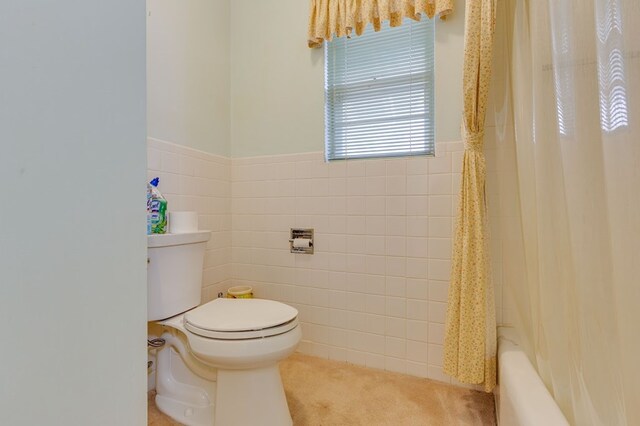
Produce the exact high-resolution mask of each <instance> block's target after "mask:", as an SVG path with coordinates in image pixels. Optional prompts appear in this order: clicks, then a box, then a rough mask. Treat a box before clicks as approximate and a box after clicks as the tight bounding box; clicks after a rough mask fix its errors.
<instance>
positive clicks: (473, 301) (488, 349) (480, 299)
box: [444, 0, 496, 392]
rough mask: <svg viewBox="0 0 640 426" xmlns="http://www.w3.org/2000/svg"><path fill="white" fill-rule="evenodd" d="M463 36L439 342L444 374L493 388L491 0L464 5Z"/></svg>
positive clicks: (492, 33)
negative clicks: (456, 161) (488, 145)
mask: <svg viewBox="0 0 640 426" xmlns="http://www.w3.org/2000/svg"><path fill="white" fill-rule="evenodd" d="M465 7H466V8H465V35H464V44H465V46H464V74H463V94H464V118H463V125H462V133H463V138H464V144H465V150H464V158H463V168H462V187H461V191H460V199H459V207H458V218H457V222H456V230H455V235H454V242H453V258H452V268H451V283H450V286H449V298H448V306H447V321H446V329H445V340H444V372H445V373H446V374H448V375H450V376H453V377H454V378H456V379H458V380H459V381H461V382H463V383H470V384H482V385H483V386H484V389H485V391H487V392H490V391H491V390H492V389H493V388H494V386H495V384H496V319H495V306H494V304H495V302H494V296H493V286H492V282H491V277H490V269H489V247H488V241H487V237H488V223H487V213H486V199H485V175H486V171H485V158H484V153H483V152H482V146H483V136H484V117H485V111H486V103H487V94H488V91H489V82H490V80H491V56H492V48H493V35H494V27H495V14H496V0H473V1H467V2H466V6H465Z"/></svg>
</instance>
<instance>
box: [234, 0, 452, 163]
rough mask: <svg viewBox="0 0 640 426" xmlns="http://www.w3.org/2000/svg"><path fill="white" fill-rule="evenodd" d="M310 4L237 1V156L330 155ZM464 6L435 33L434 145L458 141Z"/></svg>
mask: <svg viewBox="0 0 640 426" xmlns="http://www.w3.org/2000/svg"><path fill="white" fill-rule="evenodd" d="M308 6H309V5H308V2H307V1H301V0H278V1H275V0H271V1H255V0H234V1H232V2H231V22H232V25H231V155H232V156H233V157H248V156H256V155H275V154H290V153H299V152H312V151H322V150H323V149H324V70H323V67H324V57H323V50H322V49H313V50H311V49H309V48H308V47H307V45H306V38H307V16H308V13H309V9H308ZM463 28H464V14H463V10H462V7H461V9H460V10H459V11H456V12H455V14H454V15H453V16H452V17H451V18H450V19H449V20H447V21H446V22H439V23H438V24H437V27H436V77H435V78H436V139H437V140H438V141H455V140H459V139H460V119H461V116H462V88H461V85H462V52H463Z"/></svg>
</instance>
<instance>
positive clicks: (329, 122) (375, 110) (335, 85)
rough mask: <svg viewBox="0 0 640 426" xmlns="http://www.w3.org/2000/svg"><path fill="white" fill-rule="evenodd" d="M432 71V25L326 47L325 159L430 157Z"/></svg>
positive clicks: (408, 25)
mask: <svg viewBox="0 0 640 426" xmlns="http://www.w3.org/2000/svg"><path fill="white" fill-rule="evenodd" d="M433 67H434V24H433V21H432V20H430V19H424V18H423V19H422V20H421V21H413V20H411V19H405V21H404V22H403V24H402V25H401V26H399V27H393V28H391V27H389V24H388V23H385V24H384V25H383V27H382V29H381V30H380V31H379V32H374V31H373V29H372V28H371V27H369V28H367V30H366V31H365V33H364V34H363V35H361V36H359V37H354V38H351V39H348V38H346V37H341V38H337V39H334V40H333V41H331V42H329V43H326V47H325V131H326V135H325V143H326V149H325V156H326V159H327V160H339V159H348V158H370V157H393V156H403V155H424V154H431V155H432V154H433V152H434V111H433V108H434V107H433V97H434V87H433V86H434V84H433Z"/></svg>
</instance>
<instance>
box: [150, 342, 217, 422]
mask: <svg viewBox="0 0 640 426" xmlns="http://www.w3.org/2000/svg"><path fill="white" fill-rule="evenodd" d="M212 370H213V369H212ZM212 373H213V374H214V375H215V371H212ZM156 374H157V377H156V398H155V401H156V406H157V407H158V409H159V410H160V411H161V412H162V413H164V414H166V415H167V416H169V417H171V418H172V419H174V420H176V421H178V422H180V423H182V424H184V425H186V426H211V425H213V418H214V417H213V416H214V401H215V398H216V382H215V381H209V380H205V379H203V378H201V377H198V376H196V375H195V374H193V372H191V370H189V368H188V367H187V366H186V365H185V363H184V361H183V360H182V358H181V357H180V355H179V354H178V353H177V352H176V351H175V350H174V349H173V348H172V347H170V346H168V345H167V346H166V347H164V348H162V349H161V350H160V351H159V352H158V355H157V369H156Z"/></svg>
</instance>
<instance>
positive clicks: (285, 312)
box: [148, 232, 301, 426]
mask: <svg viewBox="0 0 640 426" xmlns="http://www.w3.org/2000/svg"><path fill="white" fill-rule="evenodd" d="M194 234H196V233H191V234H184V237H179V236H175V235H174V236H162V235H153V236H149V245H148V248H149V251H148V253H149V274H148V286H149V296H148V297H149V300H148V303H149V310H148V312H149V315H148V319H149V320H150V321H154V322H156V323H157V324H159V325H161V326H162V327H163V330H164V332H163V334H162V338H163V339H164V340H165V342H166V343H165V345H164V347H162V348H161V349H160V350H159V352H158V354H157V368H156V374H157V376H156V392H157V394H156V405H157V406H158V409H159V410H160V411H162V412H163V413H165V414H167V415H169V416H170V417H172V418H173V419H175V420H177V421H179V422H181V423H183V424H185V425H187V426H210V425H225V426H226V425H243V426H250V425H267V426H268V425H274V426H279V425H291V424H292V421H291V416H290V414H289V409H288V406H287V401H286V397H285V393H284V388H283V386H282V381H281V378H280V372H279V370H278V362H279V361H281V360H283V359H284V358H286V357H287V356H289V355H291V354H292V353H293V352H294V351H295V348H296V346H297V345H298V343H299V341H300V338H301V331H300V326H299V325H298V311H297V310H296V309H295V308H293V307H291V306H288V305H286V304H283V303H280V302H276V301H271V300H263V299H223V298H219V299H215V300H213V301H210V302H208V303H205V304H203V305H200V306H195V307H194V302H196V301H197V303H196V305H197V304H199V303H200V296H199V294H200V282H201V274H202V272H201V271H202V261H203V258H204V248H205V243H206V241H207V240H208V239H209V233H208V232H200V233H197V234H200V235H194ZM180 235H182V234H180ZM194 246H195V247H194ZM195 257H199V259H200V267H199V271H200V272H199V274H197V273H194V271H193V268H194V267H196V266H197V265H194V263H197V262H195V260H196V259H194V258H195ZM187 265H188V266H187ZM166 268H171V271H162V269H166ZM186 268H189V270H188V271H186V270H184V271H183V273H180V272H179V271H177V270H176V269H186ZM158 269H160V270H158ZM198 275H199V276H198ZM169 277H170V278H169ZM180 277H188V280H185V279H184V278H182V279H181V278H180ZM154 279H155V280H156V281H153V280H154ZM176 287H179V288H181V289H182V291H180V290H179V289H176ZM196 291H197V293H198V295H197V296H196V294H195V292H196ZM188 305H190V306H188ZM167 314H168V315H171V314H173V316H169V317H168V318H167V317H165V318H161V317H158V315H160V316H162V315H167Z"/></svg>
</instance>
